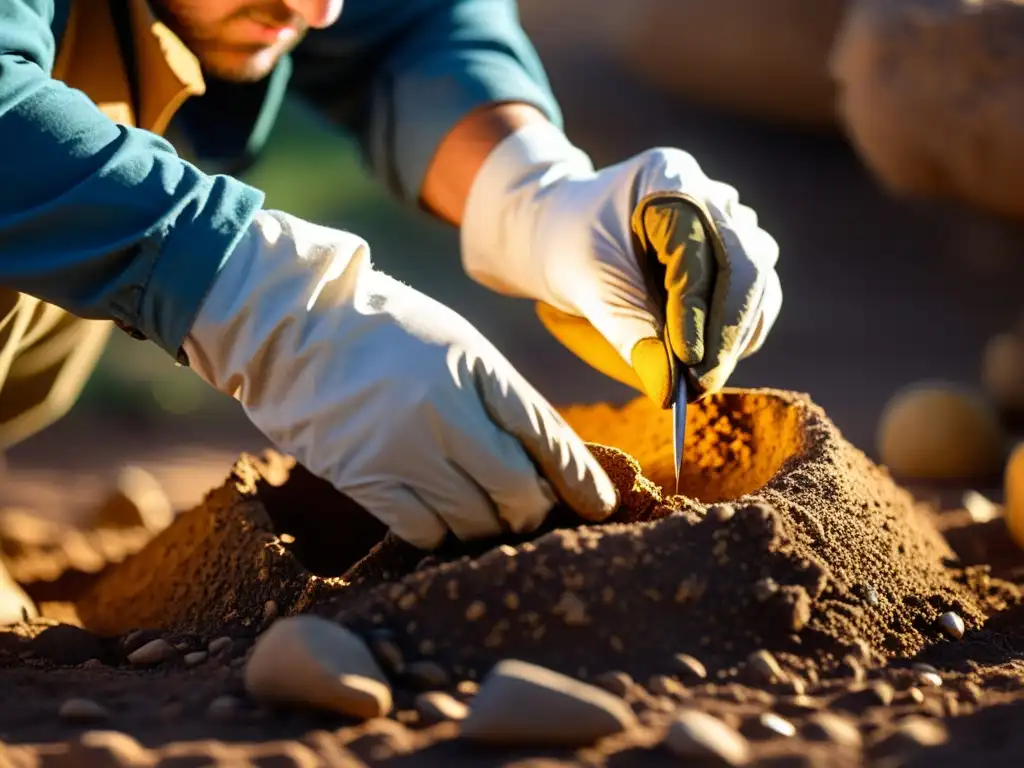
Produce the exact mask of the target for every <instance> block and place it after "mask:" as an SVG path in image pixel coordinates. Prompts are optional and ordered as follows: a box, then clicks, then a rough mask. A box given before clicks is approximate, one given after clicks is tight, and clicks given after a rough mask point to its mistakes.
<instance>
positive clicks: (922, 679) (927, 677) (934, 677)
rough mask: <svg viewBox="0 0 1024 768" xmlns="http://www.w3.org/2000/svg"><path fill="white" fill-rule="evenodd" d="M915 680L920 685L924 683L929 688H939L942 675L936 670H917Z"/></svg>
mask: <svg viewBox="0 0 1024 768" xmlns="http://www.w3.org/2000/svg"><path fill="white" fill-rule="evenodd" d="M917 680H918V682H919V683H921V684H922V685H926V686H928V687H929V688H941V687H942V675H940V674H939V673H938V672H919V673H918V675H917Z"/></svg>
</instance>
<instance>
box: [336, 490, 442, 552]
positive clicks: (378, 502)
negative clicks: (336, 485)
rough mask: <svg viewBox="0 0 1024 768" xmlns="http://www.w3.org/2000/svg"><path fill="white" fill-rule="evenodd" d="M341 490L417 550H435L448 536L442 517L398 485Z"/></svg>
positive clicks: (419, 497)
mask: <svg viewBox="0 0 1024 768" xmlns="http://www.w3.org/2000/svg"><path fill="white" fill-rule="evenodd" d="M340 490H341V491H343V492H344V493H345V494H347V495H348V496H350V497H351V498H352V499H354V500H355V501H356V503H358V504H360V505H361V506H362V507H363V508H364V509H365V510H366V511H367V512H369V513H370V514H371V515H373V516H374V517H376V518H377V519H378V520H380V521H381V522H382V523H384V525H386V526H387V527H388V528H389V529H390V530H391V532H392V533H393V534H394V535H395V536H397V537H398V538H400V539H402V540H403V541H405V542H407V543H409V544H411V545H412V546H414V547H419V548H420V549H436V548H437V547H439V546H440V545H441V543H442V542H443V541H444V539H445V537H446V536H447V535H448V527H447V526H446V525H445V524H444V523H443V522H442V520H441V517H440V515H438V514H437V512H436V511H435V510H433V509H431V508H430V507H429V506H428V505H427V504H426V502H425V501H424V500H423V498H422V497H421V496H420V495H418V494H417V493H416V492H415V491H413V490H412V489H411V488H409V487H407V486H405V485H402V484H400V483H398V482H397V481H396V482H391V483H387V484H384V483H374V484H372V485H371V484H366V485H360V486H356V487H352V488H341V489H340Z"/></svg>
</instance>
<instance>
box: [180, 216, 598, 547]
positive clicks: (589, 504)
mask: <svg viewBox="0 0 1024 768" xmlns="http://www.w3.org/2000/svg"><path fill="white" fill-rule="evenodd" d="M184 346H185V351H186V353H187V354H188V356H189V360H190V365H191V366H192V368H193V369H194V370H195V371H196V372H197V373H198V374H199V375H200V376H201V377H202V378H203V379H205V380H206V381H207V382H208V383H210V384H211V385H213V386H214V387H215V388H217V389H218V390H221V391H222V392H225V393H227V394H230V395H232V396H233V397H235V398H236V399H238V400H239V401H240V402H241V403H242V405H243V406H244V407H245V411H246V413H247V414H248V416H249V418H250V419H251V420H252V421H253V423H254V424H255V425H256V426H257V427H258V428H259V429H260V430H262V432H263V433H264V434H265V435H266V436H267V437H268V438H270V439H271V440H272V441H273V442H274V443H275V444H276V445H277V446H279V447H280V449H281V450H283V451H285V452H287V453H289V454H291V455H293V456H294V457H295V458H296V459H297V460H298V461H299V462H301V463H302V464H303V465H305V466H306V468H308V469H309V470H310V471H311V472H313V473H314V474H316V475H318V476H320V477H323V478H325V479H327V480H329V481H330V482H332V483H333V484H334V486H335V487H337V488H338V489H339V490H341V491H343V492H345V493H346V494H348V495H349V496H351V497H352V498H353V499H355V500H356V501H357V502H359V503H360V504H361V505H362V506H364V507H365V508H366V509H367V510H368V511H369V512H370V513H372V514H373V515H375V516H376V517H377V518H379V519H380V520H382V521H383V522H384V523H385V524H387V525H388V526H389V527H390V528H391V530H392V531H393V532H394V533H395V534H396V535H397V536H399V537H400V538H402V539H404V540H405V541H407V542H409V543H410V544H413V545H415V546H418V547H422V548H433V547H435V546H437V545H438V544H440V543H441V542H442V540H443V539H444V537H445V536H446V534H447V533H448V531H452V532H454V533H455V534H456V535H457V536H459V537H460V538H463V539H470V538H478V537H489V536H494V535H498V534H500V533H502V532H506V531H513V532H521V531H530V530H533V529H535V528H536V527H537V526H538V525H540V523H541V522H542V521H543V520H544V518H545V517H546V515H547V513H548V511H549V510H550V508H551V507H552V505H553V504H554V503H555V500H556V494H557V496H559V497H561V498H562V499H563V500H564V501H565V502H566V503H567V504H568V505H569V506H570V507H572V508H573V509H575V510H576V512H577V513H579V514H580V515H581V516H582V517H584V518H586V519H588V520H595V521H596V520H601V519H603V518H604V517H606V516H607V515H609V514H610V513H611V512H612V511H613V509H614V508H615V506H616V504H617V497H616V491H615V488H614V486H613V485H612V484H611V482H610V480H609V479H608V476H607V475H606V474H605V472H604V471H603V470H602V469H601V467H600V465H599V464H598V463H597V462H596V461H595V459H594V457H593V455H592V454H591V453H590V451H589V450H588V449H587V447H586V446H585V445H584V443H583V442H582V441H581V440H580V438H579V437H578V436H577V435H576V434H575V433H574V432H573V431H572V430H571V429H570V428H569V427H568V425H567V424H566V423H565V422H564V421H563V420H562V419H561V417H560V416H559V415H558V414H557V413H556V412H555V411H554V409H553V408H552V407H551V406H550V405H549V404H548V403H547V402H546V401H545V400H544V399H543V398H542V397H541V396H540V395H539V394H538V393H537V392H536V391H535V390H534V389H533V388H532V387H531V386H530V385H529V384H528V383H527V382H526V380H525V379H523V377H522V376H520V375H519V373H518V372H516V371H515V369H513V367H512V366H511V364H510V363H509V362H508V361H507V360H506V359H505V358H504V357H503V356H502V355H501V354H500V353H499V352H498V351H497V349H495V348H494V347H493V346H492V345H491V344H490V343H489V342H488V341H487V340H486V339H485V338H484V337H483V336H482V335H481V334H480V333H479V332H478V331H477V330H476V329H475V328H474V327H473V326H472V325H470V324H469V323H468V322H467V321H466V320H465V319H463V318H462V317H461V316H459V315H457V314H456V313H455V312H453V311H451V310H450V309H448V308H447V307H445V306H443V305H441V304H439V303H437V302H436V301H433V300H431V299H430V298H428V297H426V296H424V295H423V294H421V293H419V292H417V291H415V290H413V289H412V288H409V287H408V286H406V285H404V284H402V283H400V282H398V281H396V280H393V279H391V278H390V277H388V276H387V275H384V274H382V273H380V272H377V271H375V270H374V269H373V268H372V267H371V264H370V252H369V247H368V246H367V244H366V242H365V241H363V240H362V239H361V238H359V237H357V236H356V235H353V234H349V233H347V232H341V231H337V230H333V229H328V228H326V227H321V226H317V225H314V224H310V223H308V222H305V221H302V220H300V219H297V218H294V217H292V216H289V215H287V214H284V213H280V212H277V211H266V212H261V213H260V214H258V215H257V217H256V219H255V221H254V223H253V225H252V226H251V228H250V230H249V232H248V233H247V234H246V235H245V237H244V238H243V240H242V241H241V243H240V244H239V245H238V247H237V248H236V249H235V251H234V252H233V253H232V255H231V257H230V258H229V259H228V260H227V263H226V264H225V266H224V268H223V270H222V271H221V274H220V275H219V276H218V277H217V280H216V281H215V283H214V286H213V288H212V290H211V292H210V294H209V296H208V297H207V299H206V300H205V302H204V304H203V307H202V309H201V311H200V313H199V316H198V317H197V319H196V321H195V323H194V325H193V327H192V329H191V332H190V334H189V337H188V339H187V341H186V342H185V345H184ZM552 486H553V488H552Z"/></svg>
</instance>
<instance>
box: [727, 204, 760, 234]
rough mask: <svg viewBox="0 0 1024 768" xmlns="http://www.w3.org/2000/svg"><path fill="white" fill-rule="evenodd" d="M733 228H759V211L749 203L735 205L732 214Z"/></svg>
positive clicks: (731, 223)
mask: <svg viewBox="0 0 1024 768" xmlns="http://www.w3.org/2000/svg"><path fill="white" fill-rule="evenodd" d="M730 216H731V218H732V221H731V222H730V225H731V226H732V228H733V229H741V230H754V229H757V228H758V226H757V212H756V211H755V210H754V209H753V208H751V207H750V206H747V205H740V204H737V205H734V206H733V207H732V213H731V214H730Z"/></svg>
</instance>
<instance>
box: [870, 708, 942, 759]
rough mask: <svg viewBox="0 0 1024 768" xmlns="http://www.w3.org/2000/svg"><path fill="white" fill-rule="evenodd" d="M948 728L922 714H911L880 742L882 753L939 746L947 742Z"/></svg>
mask: <svg viewBox="0 0 1024 768" xmlns="http://www.w3.org/2000/svg"><path fill="white" fill-rule="evenodd" d="M946 739H947V735H946V728H945V727H944V726H943V725H942V723H940V722H936V721H935V720H932V719H930V718H927V717H922V716H921V715H911V716H910V717H907V718H905V719H904V720H902V721H901V722H900V724H899V725H898V726H896V730H895V731H893V732H892V733H891V734H890V735H889V736H888V737H886V738H885V739H884V740H883V741H882V742H881V743H880V744H879V751H880V752H881V753H882V754H888V755H892V754H901V753H906V752H910V751H914V750H916V749H920V748H922V747H937V746H939V745H940V744H944V743H945V742H946Z"/></svg>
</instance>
